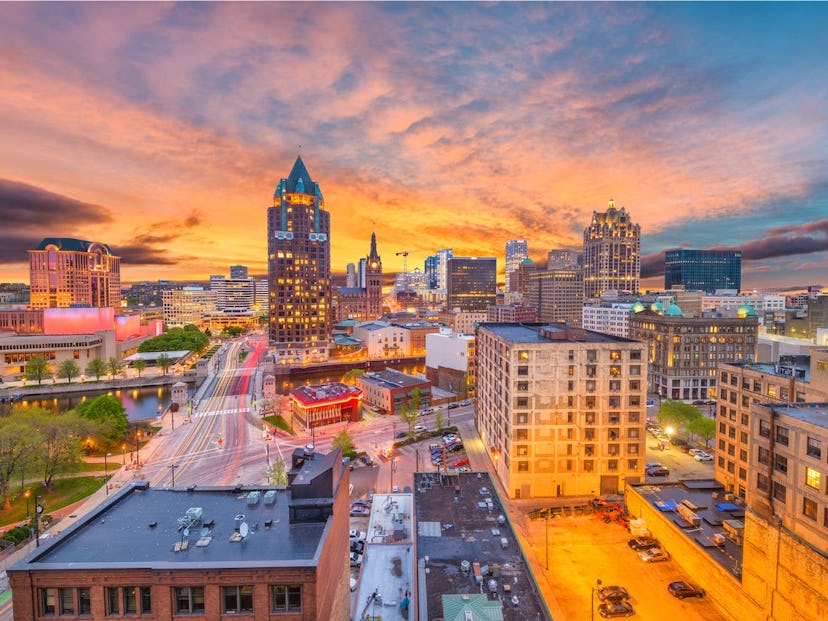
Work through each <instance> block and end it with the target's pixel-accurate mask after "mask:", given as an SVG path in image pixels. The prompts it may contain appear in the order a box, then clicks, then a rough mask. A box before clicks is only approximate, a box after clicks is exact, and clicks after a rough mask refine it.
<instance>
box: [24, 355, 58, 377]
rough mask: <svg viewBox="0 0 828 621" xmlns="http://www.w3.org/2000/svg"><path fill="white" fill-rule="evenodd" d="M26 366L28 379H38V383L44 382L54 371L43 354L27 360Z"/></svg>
mask: <svg viewBox="0 0 828 621" xmlns="http://www.w3.org/2000/svg"><path fill="white" fill-rule="evenodd" d="M25 368H26V371H25V372H26V379H29V380H33V381H34V380H37V383H38V384H42V383H43V378H44V377H46V376H47V375H51V373H52V370H51V368H50V366H49V363H48V361H47V360H46V358H44V357H43V356H32V357H31V358H29V359H28V360H27V361H26V367H25Z"/></svg>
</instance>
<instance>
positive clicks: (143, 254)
mask: <svg viewBox="0 0 828 621" xmlns="http://www.w3.org/2000/svg"><path fill="white" fill-rule="evenodd" d="M112 252H114V253H115V254H116V255H117V256H119V257H121V266H129V267H133V266H136V265H177V264H179V263H181V262H183V261H184V260H185V257H181V256H179V255H174V254H171V253H169V252H167V251H165V250H162V249H160V248H157V247H155V246H153V245H152V244H140V243H137V244H131V245H129V246H112Z"/></svg>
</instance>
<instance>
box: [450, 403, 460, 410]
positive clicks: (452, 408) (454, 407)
mask: <svg viewBox="0 0 828 621" xmlns="http://www.w3.org/2000/svg"><path fill="white" fill-rule="evenodd" d="M459 407H460V404H459V403H449V404H448V409H450V410H454V409H456V408H459Z"/></svg>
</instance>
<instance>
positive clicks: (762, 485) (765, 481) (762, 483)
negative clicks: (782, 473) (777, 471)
mask: <svg viewBox="0 0 828 621" xmlns="http://www.w3.org/2000/svg"><path fill="white" fill-rule="evenodd" d="M769 485H770V479H769V478H768V477H767V476H765V475H764V474H762V473H761V472H759V473H757V475H756V489H758V490H759V491H762V492H766V491H768V486H769Z"/></svg>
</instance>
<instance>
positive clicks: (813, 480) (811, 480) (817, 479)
mask: <svg viewBox="0 0 828 621" xmlns="http://www.w3.org/2000/svg"><path fill="white" fill-rule="evenodd" d="M821 482H822V475H821V474H820V472H819V470H814V469H813V468H805V485H807V486H808V487H813V488H814V489H819V488H820V483H821Z"/></svg>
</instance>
